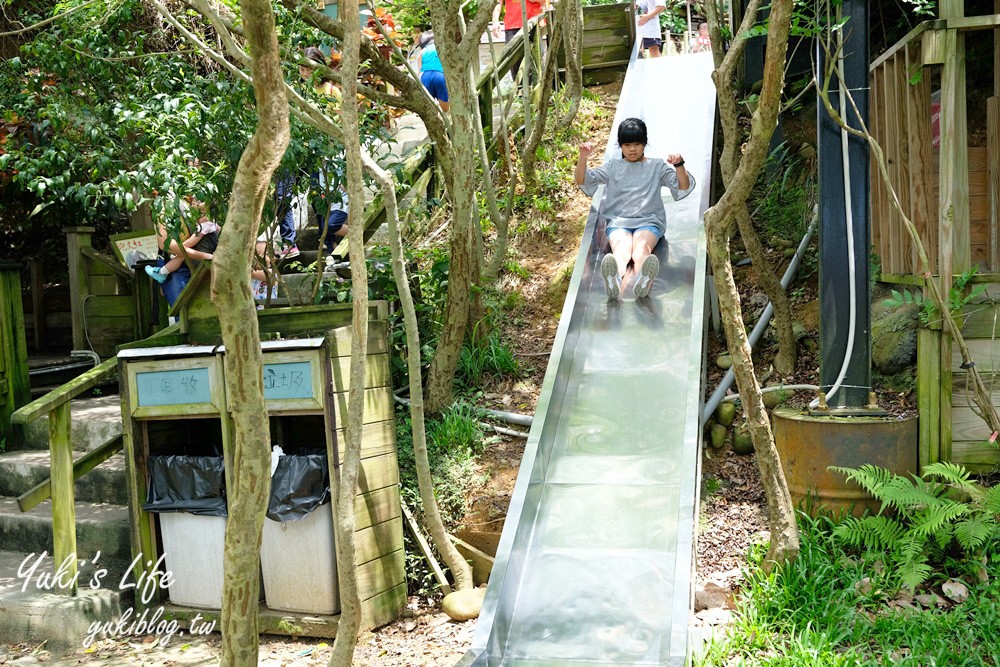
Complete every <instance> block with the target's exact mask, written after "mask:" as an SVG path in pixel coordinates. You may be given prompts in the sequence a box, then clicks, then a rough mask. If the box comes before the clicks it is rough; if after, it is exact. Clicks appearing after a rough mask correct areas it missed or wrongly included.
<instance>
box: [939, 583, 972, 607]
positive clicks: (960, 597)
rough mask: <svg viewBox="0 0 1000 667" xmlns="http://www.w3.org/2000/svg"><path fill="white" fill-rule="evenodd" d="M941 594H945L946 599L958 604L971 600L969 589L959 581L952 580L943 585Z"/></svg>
mask: <svg viewBox="0 0 1000 667" xmlns="http://www.w3.org/2000/svg"><path fill="white" fill-rule="evenodd" d="M941 592H942V593H944V594H945V597H947V598H948V599H950V600H952V601H953V602H956V603H958V604H962V603H963V602H965V601H966V600H968V599H969V587H968V586H966V585H965V584H963V583H962V582H961V581H958V580H957V579H951V580H949V581H946V582H944V583H943V584H941Z"/></svg>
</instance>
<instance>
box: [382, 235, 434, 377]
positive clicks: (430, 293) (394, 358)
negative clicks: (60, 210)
mask: <svg viewBox="0 0 1000 667" xmlns="http://www.w3.org/2000/svg"><path fill="white" fill-rule="evenodd" d="M404 263H405V264H406V266H407V274H408V276H409V278H410V292H411V294H412V296H413V305H414V309H415V310H416V313H417V330H418V332H419V334H420V358H421V366H423V367H426V366H427V365H428V364H430V359H431V357H432V356H433V353H434V348H435V347H436V345H437V341H438V336H439V335H440V326H441V322H442V320H443V317H444V308H445V303H446V301H447V296H448V271H449V268H450V262H449V259H448V253H447V249H446V248H443V247H440V246H436V247H432V248H426V249H419V250H414V249H406V250H404ZM368 280H369V282H368V285H369V297H370V298H373V299H385V300H387V301H389V302H390V303H391V304H395V305H394V306H393V307H392V308H391V309H390V310H391V312H390V314H389V344H390V346H391V349H392V351H391V353H390V364H391V366H392V375H393V386H394V387H403V386H407V384H408V382H409V380H408V378H409V372H408V370H407V364H406V349H407V348H406V330H405V327H404V326H403V312H402V308H400V307H399V305H398V304H399V290H398V289H397V288H396V280H395V278H394V277H393V275H392V265H391V263H390V258H389V249H388V248H386V247H384V246H376V247H375V248H373V250H372V264H371V267H370V273H369V276H368Z"/></svg>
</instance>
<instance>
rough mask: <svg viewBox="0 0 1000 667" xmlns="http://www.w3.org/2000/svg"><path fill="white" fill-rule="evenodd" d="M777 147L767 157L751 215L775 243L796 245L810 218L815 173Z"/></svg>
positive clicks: (780, 147)
mask: <svg viewBox="0 0 1000 667" xmlns="http://www.w3.org/2000/svg"><path fill="white" fill-rule="evenodd" d="M805 166H806V165H804V164H803V161H802V160H801V159H800V158H799V157H798V156H797V155H796V154H793V153H792V152H791V150H790V149H789V147H788V145H787V144H784V143H783V144H781V145H779V146H778V147H777V148H775V149H774V150H773V151H772V152H771V154H770V155H769V156H768V159H767V164H766V166H765V168H764V170H763V171H762V172H761V177H760V179H759V180H758V181H757V183H756V184H755V185H754V189H753V192H752V194H751V198H750V206H751V215H752V217H753V219H754V221H755V223H756V224H758V225H760V226H761V227H763V229H764V230H765V232H766V234H767V236H768V237H769V238H771V239H773V240H775V241H777V240H781V241H784V242H787V243H797V241H798V240H799V239H801V238H802V237H803V236H804V235H805V233H806V229H807V228H808V226H809V221H810V220H811V219H812V215H813V202H814V200H815V192H816V184H815V172H814V171H813V170H810V169H806V168H805Z"/></svg>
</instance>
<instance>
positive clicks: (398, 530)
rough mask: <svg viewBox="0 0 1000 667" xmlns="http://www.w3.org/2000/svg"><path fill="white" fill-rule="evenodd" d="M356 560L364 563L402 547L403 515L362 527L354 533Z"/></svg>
mask: <svg viewBox="0 0 1000 667" xmlns="http://www.w3.org/2000/svg"><path fill="white" fill-rule="evenodd" d="M354 543H355V549H356V551H355V553H356V558H355V560H356V562H357V563H358V564H364V563H367V562H368V561H372V560H375V559H376V558H381V557H382V556H384V555H386V554H390V553H393V552H394V551H398V550H399V549H402V548H403V517H400V516H397V517H396V518H394V519H389V520H388V521H383V522H382V523H378V524H375V525H374V526H369V527H368V528H362V529H361V530H359V531H357V532H356V533H355V535H354Z"/></svg>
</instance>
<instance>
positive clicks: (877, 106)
mask: <svg viewBox="0 0 1000 667" xmlns="http://www.w3.org/2000/svg"><path fill="white" fill-rule="evenodd" d="M883 75H884V68H883V67H877V68H875V69H873V70H871V73H870V75H869V80H870V83H871V88H872V90H871V100H870V101H871V104H870V105H869V110H868V118H869V126H870V128H871V133H872V137H873V138H874V139H875V141H877V142H878V143H879V145H880V146H881V145H882V141H883V139H884V137H885V133H884V132H883V131H882V123H883V119H882V103H881V97H882V95H883V88H884V85H883V79H884V76H883ZM869 161H870V163H871V169H870V170H869V180H870V183H869V189H870V191H871V235H872V247H873V248H875V252H876V253H877V254H878V256H879V259H880V260H881V263H882V271H883V272H885V273H896V271H894V270H893V267H891V266H889V263H888V261H887V259H888V252H887V246H886V244H887V242H888V233H887V230H886V229H885V225H886V220H887V219H888V215H887V213H886V196H885V183H884V181H883V180H882V172H881V170H880V169H879V168H878V163H877V162H876V161H875V155H874V150H872V149H869Z"/></svg>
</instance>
